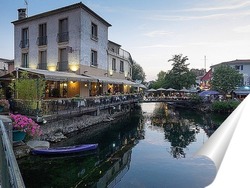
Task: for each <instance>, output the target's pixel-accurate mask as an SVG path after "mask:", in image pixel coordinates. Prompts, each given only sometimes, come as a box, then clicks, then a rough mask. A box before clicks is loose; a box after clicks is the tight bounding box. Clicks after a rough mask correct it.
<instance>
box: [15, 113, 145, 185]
mask: <svg viewBox="0 0 250 188" xmlns="http://www.w3.org/2000/svg"><path fill="white" fill-rule="evenodd" d="M102 127H103V128H102V130H100V129H99V131H90V132H84V133H76V134H72V135H70V136H71V138H69V139H68V140H66V141H64V142H60V143H58V144H53V146H62V145H64V146H67V145H75V144H80V143H98V144H99V150H98V152H97V153H89V155H86V154H84V155H81V154H80V155H74V156H64V157H60V156H53V157H44V156H30V157H28V158H25V159H21V160H19V161H18V163H19V166H20V168H21V173H22V175H23V178H24V182H25V185H26V187H34V185H36V186H35V187H107V186H108V185H109V184H114V182H116V181H118V179H119V177H122V174H124V173H125V172H126V171H128V169H129V166H130V161H131V154H132V148H133V147H134V146H135V145H136V144H137V143H138V140H140V139H142V138H144V130H143V119H142V115H141V110H139V111H138V114H137V115H135V116H133V117H129V116H126V117H124V118H123V119H122V120H119V121H116V122H112V123H106V124H103V125H102Z"/></svg>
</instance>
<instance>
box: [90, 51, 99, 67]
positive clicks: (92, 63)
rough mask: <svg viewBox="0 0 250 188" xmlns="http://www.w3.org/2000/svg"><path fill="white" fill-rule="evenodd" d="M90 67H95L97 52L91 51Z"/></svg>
mask: <svg viewBox="0 0 250 188" xmlns="http://www.w3.org/2000/svg"><path fill="white" fill-rule="evenodd" d="M91 65H92V66H97V65H98V64H97V51H95V50H91Z"/></svg>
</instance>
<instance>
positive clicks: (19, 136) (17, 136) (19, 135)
mask: <svg viewBox="0 0 250 188" xmlns="http://www.w3.org/2000/svg"><path fill="white" fill-rule="evenodd" d="M25 136H26V132H23V131H19V130H13V141H14V142H18V141H22V140H24V138H25Z"/></svg>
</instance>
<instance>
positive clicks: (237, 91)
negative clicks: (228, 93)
mask: <svg viewBox="0 0 250 188" xmlns="http://www.w3.org/2000/svg"><path fill="white" fill-rule="evenodd" d="M233 92H234V93H235V94H236V95H248V94H249V93H250V91H249V90H248V91H246V90H245V91H242V90H234V91H233Z"/></svg>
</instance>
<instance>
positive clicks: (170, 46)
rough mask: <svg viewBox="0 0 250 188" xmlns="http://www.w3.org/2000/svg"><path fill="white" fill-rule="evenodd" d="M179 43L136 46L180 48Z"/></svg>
mask: <svg viewBox="0 0 250 188" xmlns="http://www.w3.org/2000/svg"><path fill="white" fill-rule="evenodd" d="M180 47H183V46H180V45H166V44H154V45H148V46H139V47H138V48H180Z"/></svg>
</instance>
